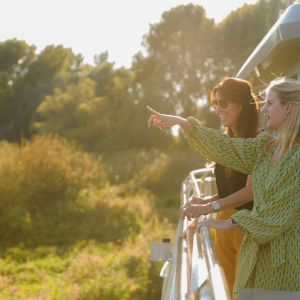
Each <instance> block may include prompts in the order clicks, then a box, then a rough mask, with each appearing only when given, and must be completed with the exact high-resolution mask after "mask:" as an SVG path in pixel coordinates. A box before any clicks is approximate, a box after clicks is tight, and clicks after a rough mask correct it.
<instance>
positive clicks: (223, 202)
mask: <svg viewBox="0 0 300 300" xmlns="http://www.w3.org/2000/svg"><path fill="white" fill-rule="evenodd" d="M252 200H253V191H252V187H247V186H246V187H244V188H243V189H241V190H239V191H238V192H236V193H234V194H232V195H230V196H228V197H226V198H223V199H219V200H217V202H218V203H219V204H220V211H223V210H227V209H231V208H235V207H237V206H241V205H243V204H245V203H248V202H250V201H252Z"/></svg>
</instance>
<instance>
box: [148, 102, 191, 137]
mask: <svg viewBox="0 0 300 300" xmlns="http://www.w3.org/2000/svg"><path fill="white" fill-rule="evenodd" d="M147 109H148V110H149V112H150V113H152V115H151V116H150V118H149V120H148V127H150V126H151V124H152V122H153V126H155V127H158V128H159V129H161V127H172V126H174V125H179V126H180V127H181V128H182V129H183V130H184V131H188V130H189V129H190V128H191V127H192V124H191V122H190V121H188V120H186V119H183V118H181V117H177V116H171V115H164V114H160V113H158V112H156V111H155V110H153V109H152V108H150V107H149V106H147Z"/></svg>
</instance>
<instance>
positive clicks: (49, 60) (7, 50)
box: [0, 39, 82, 143]
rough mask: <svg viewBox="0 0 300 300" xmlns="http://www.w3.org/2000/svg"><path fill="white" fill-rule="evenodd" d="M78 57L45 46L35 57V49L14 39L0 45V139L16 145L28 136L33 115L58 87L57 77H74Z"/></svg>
mask: <svg viewBox="0 0 300 300" xmlns="http://www.w3.org/2000/svg"><path fill="white" fill-rule="evenodd" d="M81 64H82V57H81V55H77V56H75V55H74V53H73V52H72V50H71V49H65V48H63V47H62V46H56V47H55V46H53V45H52V46H47V47H46V48H45V49H44V50H43V51H42V52H41V53H40V54H39V55H37V54H36V53H35V46H29V45H28V44H26V43H25V42H24V41H18V40H16V39H13V40H7V41H5V42H3V43H0V82H1V83H0V93H1V101H0V106H1V108H2V109H1V112H0V114H1V115H0V119H1V121H0V138H1V139H7V140H9V141H12V142H19V143H20V139H21V135H24V136H25V137H26V138H29V137H30V136H31V132H30V130H29V125H30V122H31V118H32V115H33V113H34V112H35V110H36V108H37V107H38V106H39V104H40V103H41V102H42V101H43V99H44V97H45V95H47V94H51V93H52V92H53V88H54V87H55V86H56V85H57V84H58V82H57V81H58V79H59V78H58V77H57V76H58V74H61V73H64V72H67V73H69V76H68V77H69V80H70V78H71V77H76V76H77V75H78V72H80V70H81Z"/></svg>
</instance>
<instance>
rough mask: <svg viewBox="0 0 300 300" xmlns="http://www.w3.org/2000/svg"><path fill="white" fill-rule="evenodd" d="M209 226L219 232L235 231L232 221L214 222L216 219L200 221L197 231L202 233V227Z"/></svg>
mask: <svg viewBox="0 0 300 300" xmlns="http://www.w3.org/2000/svg"><path fill="white" fill-rule="evenodd" d="M203 226H208V227H210V228H214V229H217V230H222V231H225V230H229V229H233V225H232V224H231V220H230V219H229V220H214V219H208V220H205V219H204V220H199V223H198V226H197V231H198V232H200V230H201V227H203Z"/></svg>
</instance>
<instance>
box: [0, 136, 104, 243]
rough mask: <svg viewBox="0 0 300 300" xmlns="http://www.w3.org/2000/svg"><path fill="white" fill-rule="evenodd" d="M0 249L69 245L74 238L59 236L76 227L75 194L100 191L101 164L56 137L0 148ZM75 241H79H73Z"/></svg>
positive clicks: (36, 139)
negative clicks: (66, 218) (68, 220)
mask: <svg viewBox="0 0 300 300" xmlns="http://www.w3.org/2000/svg"><path fill="white" fill-rule="evenodd" d="M0 155H1V159H0V181H1V182H0V193H1V208H0V210H1V215H2V218H1V220H0V225H1V228H0V240H1V245H2V246H3V245H15V244H18V243H20V242H23V243H24V244H26V245H35V244H36V242H37V241H38V243H40V244H68V243H70V241H72V240H74V238H76V234H77V235H79V234H80V230H81V229H80V228H78V227H74V229H73V231H74V234H75V236H68V235H66V236H60V235H58V233H59V232H61V233H62V234H64V233H66V232H65V231H68V230H70V228H69V227H71V228H72V226H74V225H76V223H75V222H76V219H74V221H73V222H74V223H71V224H66V223H65V222H64V220H63V216H64V215H68V214H71V215H73V217H74V218H75V217H76V215H78V216H77V219H78V221H79V220H80V218H82V217H80V210H79V211H78V208H76V207H75V206H74V203H75V202H76V199H77V198H78V195H79V193H80V191H82V190H85V189H90V188H94V189H99V188H101V187H103V186H104V185H105V181H106V175H105V170H104V167H103V166H102V165H101V164H100V160H99V159H97V160H95V159H92V157H91V156H90V155H88V154H87V153H83V152H82V151H80V150H76V147H75V145H74V144H68V143H67V142H66V140H64V139H62V138H59V137H57V136H55V137H51V135H49V136H46V135H45V136H41V137H39V136H34V137H33V141H32V142H24V143H23V144H22V146H21V148H19V147H17V146H10V147H2V148H0ZM77 238H78V237H77Z"/></svg>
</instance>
